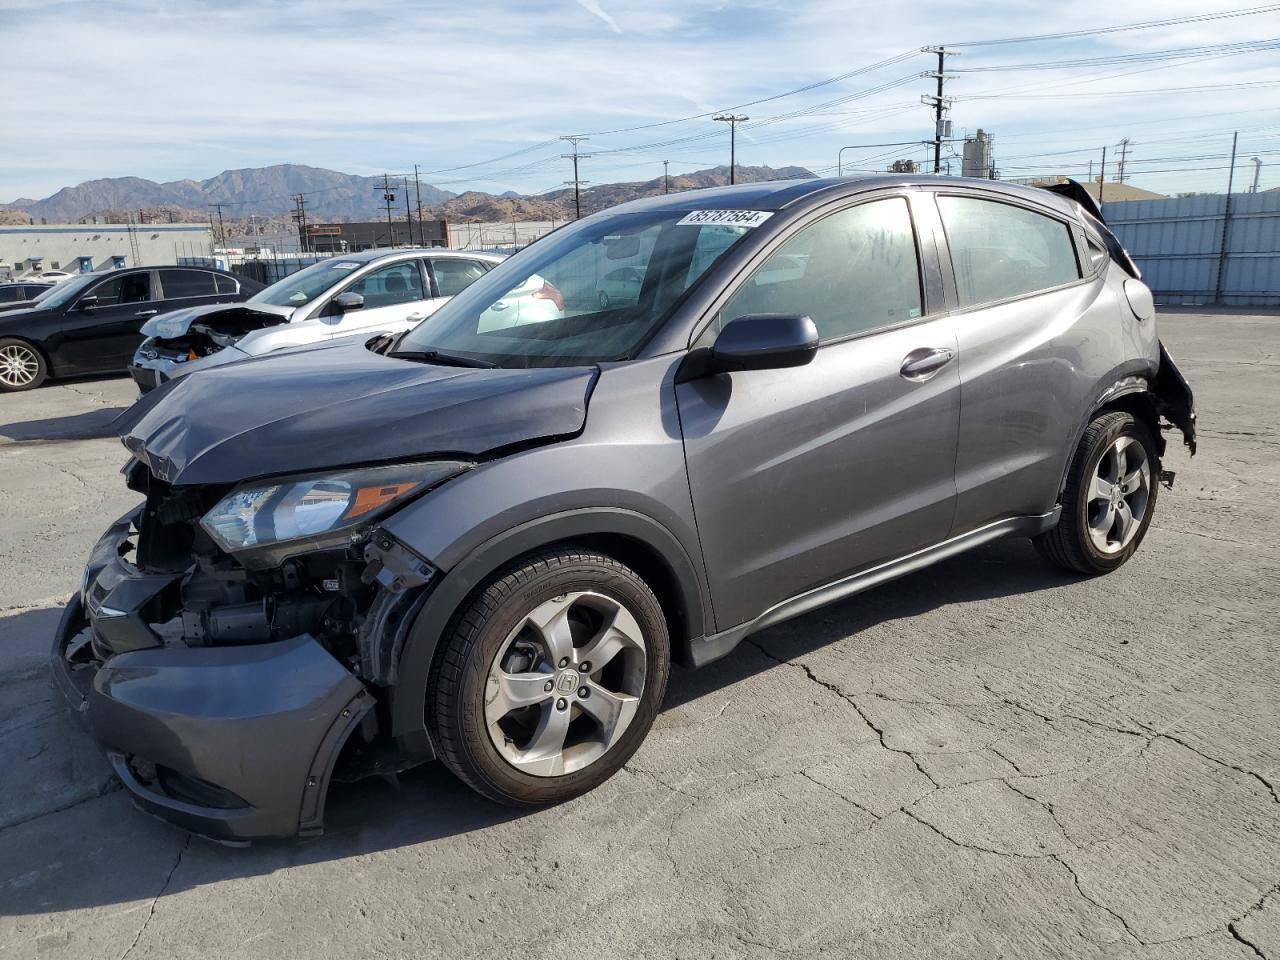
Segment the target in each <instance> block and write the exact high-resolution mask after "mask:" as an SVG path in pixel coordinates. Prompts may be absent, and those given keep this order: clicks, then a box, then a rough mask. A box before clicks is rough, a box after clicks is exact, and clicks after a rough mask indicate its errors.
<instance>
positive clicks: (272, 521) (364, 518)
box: [200, 460, 471, 553]
mask: <svg viewBox="0 0 1280 960" xmlns="http://www.w3.org/2000/svg"><path fill="white" fill-rule="evenodd" d="M470 466H471V464H470V463H467V462H465V461H461V460H435V461H431V462H427V463H404V464H396V465H394V466H389V467H366V468H361V469H356V470H341V471H337V472H334V473H323V474H313V475H310V476H303V477H286V478H282V479H278V480H268V481H259V482H257V483H252V484H246V485H244V486H241V487H237V488H236V489H235V490H232V491H231V492H230V493H229V494H227V495H226V496H225V497H223V498H222V499H221V500H219V501H218V503H217V505H216V506H215V507H214V508H213V509H212V510H210V511H209V512H208V513H206V514H205V515H204V518H203V519H202V520H201V521H200V526H202V527H204V529H205V531H206V532H207V533H208V534H209V536H211V537H212V538H213V539H214V540H215V541H216V542H217V544H218V546H220V547H222V549H223V550H225V551H227V552H228V553H235V552H238V551H241V550H251V549H253V548H255V547H265V546H269V545H271V544H277V543H285V542H292V541H311V542H312V543H313V544H314V545H315V546H328V545H331V544H333V545H336V544H340V543H343V542H346V541H349V540H356V539H359V537H360V536H361V534H362V533H363V531H364V529H365V528H366V526H367V524H368V523H369V522H371V521H373V520H374V519H376V518H377V517H378V516H380V515H382V514H383V513H385V512H386V510H387V508H389V507H390V506H391V505H392V504H395V503H399V502H402V501H404V500H405V498H407V497H412V496H414V495H416V494H419V493H422V492H423V491H424V490H428V489H430V488H431V487H434V486H435V485H436V484H438V483H442V482H444V481H445V480H448V479H449V478H450V477H453V476H456V475H457V474H459V473H461V472H462V471H463V470H466V469H467V468H468V467H470Z"/></svg>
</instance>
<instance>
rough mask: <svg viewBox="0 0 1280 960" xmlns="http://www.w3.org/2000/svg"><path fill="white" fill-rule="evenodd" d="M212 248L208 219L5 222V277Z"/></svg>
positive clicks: (169, 257)
mask: <svg viewBox="0 0 1280 960" xmlns="http://www.w3.org/2000/svg"><path fill="white" fill-rule="evenodd" d="M212 251H213V234H212V232H211V231H210V229H209V225H208V224H207V223H164V224H160V223H155V224H125V223H93V224H85V223H69V224H68V223H64V224H49V225H47V226H12V227H7V226H0V280H4V279H6V278H11V279H15V280H20V279H22V278H23V277H27V276H31V275H33V274H37V273H40V272H41V271H44V270H65V271H67V272H68V273H90V272H92V271H94V270H111V269H115V268H119V267H137V266H145V265H151V264H171V263H177V262H178V258H180V257H207V256H209V255H210V254H211V253H212Z"/></svg>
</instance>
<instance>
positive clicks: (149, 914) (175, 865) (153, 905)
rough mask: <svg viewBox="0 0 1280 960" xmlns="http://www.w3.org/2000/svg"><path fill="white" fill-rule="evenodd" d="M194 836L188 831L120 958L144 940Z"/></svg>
mask: <svg viewBox="0 0 1280 960" xmlns="http://www.w3.org/2000/svg"><path fill="white" fill-rule="evenodd" d="M192 836H193V835H192V834H190V833H188V834H187V839H186V840H185V841H184V842H183V844H182V846H181V847H180V848H179V849H178V856H177V857H176V858H174V861H173V866H172V867H170V868H169V874H168V876H166V877H165V878H164V883H163V884H161V886H160V890H159V891H158V892H157V893H156V895H155V896H154V897H152V898H151V905H150V906H149V907H148V908H147V916H146V919H145V920H143V921H142V926H140V927H139V928H138V933H137V935H135V936H134V938H133V943H131V944H129V948H128V949H127V950H125V952H124V953H122V954H120V960H125V958H126V957H127V956H129V954H131V953H133V949H134V947H136V946H137V945H138V943H139V942H140V941H141V940H142V935H143V934H144V933H146V932H147V925H148V924H150V923H151V918H152V917H154V916H155V915H156V904H157V903H159V902H160V898H161V897H163V896H164V895H165V891H167V890H168V889H169V884H170V883H171V882H172V881H173V875H174V874H175V873H177V872H178V866H179V864H181V863H182V858H183V856H185V855H186V852H187V848H188V847H190V846H191V837H192Z"/></svg>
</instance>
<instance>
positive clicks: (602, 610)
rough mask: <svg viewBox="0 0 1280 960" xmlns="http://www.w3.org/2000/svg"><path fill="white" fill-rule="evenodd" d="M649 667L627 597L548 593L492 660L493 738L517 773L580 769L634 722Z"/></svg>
mask: <svg viewBox="0 0 1280 960" xmlns="http://www.w3.org/2000/svg"><path fill="white" fill-rule="evenodd" d="M646 670H647V667H646V656H645V640H644V634H643V632H642V631H641V629H640V625H639V623H638V622H637V621H636V617H635V615H634V614H633V613H632V612H631V611H630V610H628V609H627V608H626V607H625V606H624V605H623V604H621V603H620V602H618V601H617V600H615V599H613V598H612V597H608V596H605V595H604V594H601V593H595V592H592V591H580V592H576V593H568V594H564V595H561V596H558V597H554V598H552V599H550V600H547V601H545V602H544V603H541V604H539V605H538V606H536V607H535V608H534V609H533V610H531V611H530V612H529V613H527V614H526V615H525V616H524V617H523V618H522V619H521V621H520V623H519V624H517V626H516V628H515V629H514V630H512V631H511V633H510V634H509V635H508V636H507V638H506V640H505V641H504V642H503V643H502V645H501V646H500V647H499V648H498V652H497V654H496V655H495V656H494V658H493V662H492V663H491V664H490V667H489V675H488V678H487V681H486V684H485V703H484V718H485V726H486V728H487V730H488V733H489V738H490V740H491V741H492V743H493V745H494V747H496V748H497V750H498V752H499V754H501V755H502V757H503V759H504V760H506V761H507V762H508V763H510V764H511V765H512V766H513V767H515V768H516V769H517V770H519V771H521V772H522V773H526V774H529V775H531V776H535V777H558V776H563V775H564V774H567V773H573V772H574V771H575V770H581V769H582V768H584V767H587V766H589V765H590V764H592V763H594V762H595V761H597V760H599V759H600V758H601V757H602V756H604V755H605V754H606V753H608V751H609V750H610V749H611V748H612V747H613V746H614V744H616V743H617V742H618V740H619V739H620V738H621V737H622V735H623V734H624V733H625V732H626V730H627V728H628V727H629V726H630V725H631V721H632V720H633V719H634V717H635V714H636V710H637V709H638V707H639V705H640V697H641V695H642V694H643V692H644V685H645V679H646V677H645V674H646Z"/></svg>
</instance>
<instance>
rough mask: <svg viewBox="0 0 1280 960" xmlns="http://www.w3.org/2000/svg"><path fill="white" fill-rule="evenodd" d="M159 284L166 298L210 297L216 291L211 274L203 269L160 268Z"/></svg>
mask: <svg viewBox="0 0 1280 960" xmlns="http://www.w3.org/2000/svg"><path fill="white" fill-rule="evenodd" d="M160 285H161V286H162V287H164V298H165V299H166V300H180V299H182V298H183V297H212V296H213V295H214V293H215V292H216V287H215V286H214V284H213V274H211V273H205V272H204V271H203V270H161V271H160Z"/></svg>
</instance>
